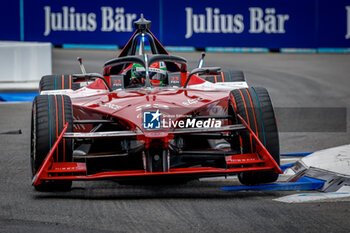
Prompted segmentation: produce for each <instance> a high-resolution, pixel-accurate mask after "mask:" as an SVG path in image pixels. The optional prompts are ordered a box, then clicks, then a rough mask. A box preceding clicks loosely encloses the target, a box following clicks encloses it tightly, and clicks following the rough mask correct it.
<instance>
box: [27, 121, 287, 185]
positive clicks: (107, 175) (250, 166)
mask: <svg viewBox="0 0 350 233" xmlns="http://www.w3.org/2000/svg"><path fill="white" fill-rule="evenodd" d="M237 116H238V118H239V119H240V120H241V122H242V123H243V124H239V125H230V126H224V127H222V128H216V129H209V130H210V131H211V132H225V131H234V130H240V129H248V130H249V131H250V133H251V134H252V136H253V137H254V138H255V140H256V143H255V145H256V150H255V151H256V152H255V153H249V154H232V155H230V154H227V155H224V156H225V162H226V168H216V167H189V168H170V169H169V170H167V171H165V172H163V171H155V172H148V171H146V170H129V171H108V172H100V173H96V174H87V167H86V163H82V162H55V161H54V159H53V154H54V152H55V150H56V149H57V146H58V144H59V143H60V141H61V140H62V139H63V138H64V137H65V138H88V137H128V136H142V132H136V131H114V132H103V133H66V130H67V127H68V123H67V124H66V125H65V127H64V129H63V130H62V132H61V134H60V135H59V137H58V139H57V140H56V142H55V144H54V145H53V147H52V148H51V150H50V151H49V153H48V154H47V156H46V158H45V159H44V161H43V163H42V165H41V166H40V168H39V169H38V171H37V173H36V174H35V176H34V177H33V180H32V185H33V186H36V185H39V184H41V183H43V182H45V181H50V180H95V179H118V178H119V179H125V178H138V177H155V176H158V177H169V176H184V175H186V176H193V177H195V176H214V175H229V174H235V173H239V172H248V171H268V170H269V171H273V172H275V173H280V174H282V171H281V169H280V167H279V166H278V164H277V163H276V161H275V160H274V159H273V157H272V156H271V154H270V153H269V152H268V151H267V150H266V148H265V147H264V145H263V144H262V143H261V142H260V140H259V138H258V137H257V136H256V135H255V133H254V132H253V131H252V130H251V129H250V127H249V126H248V124H247V123H246V122H245V121H244V119H243V118H242V117H241V116H240V115H237ZM201 132H204V131H202V129H181V130H174V131H172V132H170V133H172V134H185V133H201ZM205 132H208V129H205Z"/></svg>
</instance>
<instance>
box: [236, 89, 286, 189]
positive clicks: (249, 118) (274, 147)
mask: <svg viewBox="0 0 350 233" xmlns="http://www.w3.org/2000/svg"><path fill="white" fill-rule="evenodd" d="M231 93H232V95H233V97H234V100H235V107H233V108H236V109H235V112H236V113H238V114H239V115H241V116H242V117H243V119H244V120H245V121H246V122H247V123H248V124H249V126H250V128H251V129H252V131H253V132H254V133H255V134H256V135H257V136H258V138H259V140H260V141H261V142H262V143H263V144H264V146H265V147H266V149H267V150H268V151H269V152H270V154H271V155H272V157H273V158H274V159H275V161H276V163H277V164H280V150H279V139H278V130H277V124H276V118H275V114H274V110H273V107H272V103H271V99H270V96H269V94H268V92H267V90H266V89H265V88H261V87H255V88H254V87H253V88H245V89H238V90H233V91H231ZM234 122H236V123H238V122H239V120H238V119H234ZM239 136H240V137H241V139H242V149H243V153H252V152H255V141H254V138H253V137H252V136H251V135H250V133H249V131H247V130H245V131H242V132H241V134H240V135H239ZM236 140H237V139H236ZM237 144H238V145H239V142H235V143H232V145H237ZM238 178H239V181H240V182H241V183H242V184H245V185H256V184H261V183H270V182H275V181H276V180H277V179H278V174H276V173H274V172H272V171H259V172H243V173H239V174H238Z"/></svg>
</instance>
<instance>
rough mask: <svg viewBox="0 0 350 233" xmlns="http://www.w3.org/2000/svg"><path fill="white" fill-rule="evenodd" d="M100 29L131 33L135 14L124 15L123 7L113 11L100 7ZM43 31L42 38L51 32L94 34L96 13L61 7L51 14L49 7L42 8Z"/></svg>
mask: <svg viewBox="0 0 350 233" xmlns="http://www.w3.org/2000/svg"><path fill="white" fill-rule="evenodd" d="M100 10H101V28H100V30H101V31H102V32H111V31H116V32H132V31H133V21H134V20H136V18H137V14H135V13H125V10H124V8H123V7H117V8H115V9H113V8H112V7H109V6H102V7H101V8H100ZM44 12H45V31H44V36H48V35H50V33H51V32H52V31H72V32H94V31H96V29H97V19H96V13H93V12H89V13H87V12H79V11H78V10H76V9H75V7H69V6H62V10H61V11H59V12H53V11H52V10H51V7H50V6H44Z"/></svg>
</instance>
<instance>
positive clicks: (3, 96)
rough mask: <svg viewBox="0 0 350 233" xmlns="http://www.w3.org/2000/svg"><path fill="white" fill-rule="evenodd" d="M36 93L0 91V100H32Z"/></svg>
mask: <svg viewBox="0 0 350 233" xmlns="http://www.w3.org/2000/svg"><path fill="white" fill-rule="evenodd" d="M37 95H38V93H31V92H28V93H27V92H24V93H0V102H32V101H33V100H34V98H35V96H37Z"/></svg>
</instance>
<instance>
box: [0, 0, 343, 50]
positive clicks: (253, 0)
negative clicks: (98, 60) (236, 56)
mask: <svg viewBox="0 0 350 233" xmlns="http://www.w3.org/2000/svg"><path fill="white" fill-rule="evenodd" d="M2 4H4V3H2ZM5 4H6V7H1V8H0V40H25V41H48V42H52V43H53V44H54V45H62V44H88V45H94V44H97V45H116V46H124V45H125V43H126V42H127V40H128V39H129V38H130V36H131V35H132V33H133V22H134V21H135V20H136V19H137V18H139V16H140V14H141V13H144V15H145V17H146V18H147V19H150V20H151V21H152V24H153V25H152V28H151V30H152V32H153V33H154V34H155V35H156V36H157V38H158V39H159V40H160V41H161V42H162V43H163V44H164V45H165V46H173V47H174V46H175V47H196V48H202V49H204V48H206V49H207V50H208V51H234V52H240V51H243V50H244V49H245V48H247V47H248V48H262V50H264V51H265V49H266V50H267V49H280V48H283V49H284V50H283V51H284V52H293V51H296V52H305V51H306V52H315V51H320V52H349V49H348V48H350V0H333V1H331V2H329V1H327V0H314V1H303V0H294V1H287V0H282V1H281V0H269V1H261V0H248V1H239V0H232V1H228V0H217V1H210V0H202V1H183V0H182V1H181V0H180V1H164V0H148V1H141V0H134V1H132V2H130V1H128V0H118V1H116V0H114V1H111V0H100V1H93V0H86V1H84V2H81V1H80V0H50V1H47V0H26V1H24V0H11V1H10V0H5ZM223 47H225V48H227V47H229V48H231V49H228V50H227V49H226V50H225V49H221V50H220V48H223ZM216 48H219V49H216ZM302 48H312V49H316V50H298V49H302ZM318 48H320V49H318ZM334 48H336V49H334ZM294 49H295V50H294ZM247 51H248V52H250V51H254V50H249V49H248V50H247ZM259 51H260V50H259Z"/></svg>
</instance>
